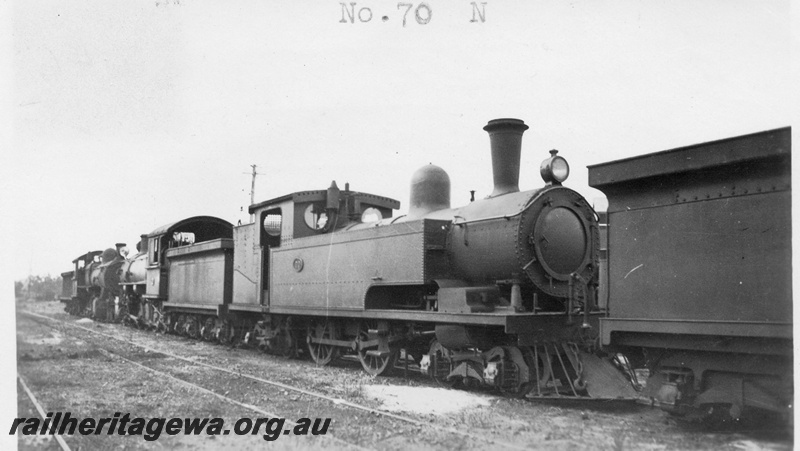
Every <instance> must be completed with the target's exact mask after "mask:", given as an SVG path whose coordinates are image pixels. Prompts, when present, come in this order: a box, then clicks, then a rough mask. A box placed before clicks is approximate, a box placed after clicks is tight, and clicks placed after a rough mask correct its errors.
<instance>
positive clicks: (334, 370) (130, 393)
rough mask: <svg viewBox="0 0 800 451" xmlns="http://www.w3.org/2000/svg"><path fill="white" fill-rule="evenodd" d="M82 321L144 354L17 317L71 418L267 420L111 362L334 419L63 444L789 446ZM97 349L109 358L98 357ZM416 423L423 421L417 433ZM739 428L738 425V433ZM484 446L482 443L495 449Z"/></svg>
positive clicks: (637, 407) (625, 408) (27, 444)
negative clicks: (245, 430) (318, 431)
mask: <svg viewBox="0 0 800 451" xmlns="http://www.w3.org/2000/svg"><path fill="white" fill-rule="evenodd" d="M20 310H29V311H35V312H39V313H42V314H47V315H49V316H52V317H54V318H58V319H61V320H65V321H69V322H70V323H73V324H74V323H76V319H75V318H71V317H69V316H67V315H66V314H64V313H63V311H62V310H61V304H60V303H58V302H38V303H32V302H26V303H19V304H18V305H17V311H18V312H19V311H20ZM80 321H81V323H80V325H82V326H84V327H88V328H91V329H92V330H96V331H98V332H103V333H106V334H110V335H113V336H117V337H120V338H124V339H126V340H130V341H133V342H135V343H138V344H141V345H144V346H147V347H149V348H151V349H153V350H155V352H147V351H144V350H143V349H141V348H139V347H136V346H133V345H130V344H125V343H121V342H118V341H115V340H112V339H108V338H103V337H98V336H96V335H93V334H91V333H89V332H86V331H82V330H77V329H74V328H69V327H65V326H57V327H56V328H55V329H54V328H52V327H48V326H47V325H46V324H47V322H46V321H43V320H32V319H31V318H30V317H27V316H23V315H20V314H19V313H18V315H17V359H18V360H17V366H18V372H19V373H20V375H21V376H22V377H23V378H24V379H25V381H26V383H27V384H28V386H29V387H30V389H31V390H32V391H33V393H34V394H35V395H36V397H37V398H38V400H39V402H40V403H41V404H42V405H43V407H44V408H45V410H46V411H54V412H55V411H69V412H71V413H72V416H73V417H89V416H92V417H106V416H107V417H111V416H113V414H114V413H115V412H123V413H125V412H128V413H130V414H131V416H138V417H142V418H152V417H165V418H169V417H181V418H186V417H190V418H191V417H198V418H208V417H219V418H223V419H225V423H226V425H229V424H230V425H232V424H233V423H234V422H235V421H236V420H237V419H239V418H247V417H249V418H257V417H264V416H273V415H263V414H260V413H256V412H254V411H252V410H249V409H248V408H245V407H242V406H239V405H234V404H230V403H228V402H225V401H222V400H221V399H219V398H218V397H216V396H214V395H213V394H210V393H207V392H203V391H200V390H198V389H196V388H192V387H188V386H186V385H184V384H182V383H180V382H177V381H174V380H172V379H170V378H168V377H165V376H162V375H158V374H154V373H152V372H149V371H147V370H145V369H142V368H140V367H138V366H136V365H134V364H132V363H130V362H126V361H124V360H121V359H119V358H116V357H114V355H119V356H122V357H125V358H127V359H130V360H132V361H134V362H137V363H140V364H142V365H145V366H147V367H150V368H153V369H155V370H158V371H162V372H164V373H167V374H169V375H171V376H173V377H177V378H179V379H181V380H184V381H187V382H190V383H192V384H196V385H199V386H201V387H203V388H205V389H207V390H211V391H212V392H214V393H217V394H219V395H224V396H226V397H228V398H232V399H234V400H236V401H238V402H240V403H245V404H248V405H252V406H253V407H254V408H256V409H259V410H261V411H263V412H268V413H270V414H274V415H277V416H280V417H285V418H287V420H289V421H291V420H297V419H299V418H305V417H308V418H312V419H313V418H331V420H332V421H331V424H330V427H329V429H328V434H327V435H326V436H316V437H315V436H293V435H291V434H290V435H281V436H280V437H279V438H278V439H277V440H276V441H274V442H266V441H265V440H264V439H263V430H262V431H261V432H262V433H260V434H259V435H246V436H237V435H235V434H233V433H231V434H230V435H219V436H207V435H197V436H195V435H189V436H184V435H174V436H169V435H166V434H165V433H162V435H161V436H160V437H159V438H158V439H157V440H155V441H146V440H144V439H143V438H142V436H119V435H111V436H109V435H105V434H103V435H92V436H81V435H73V436H66V437H65V440H66V441H67V443H68V444H69V445H70V447H71V448H72V449H73V450H75V449H158V448H163V449H209V450H211V449H257V448H258V449H263V447H264V446H267V445H269V446H272V447H275V448H277V449H290V450H291V449H296V450H306V449H333V450H338V449H356V448H357V447H363V448H368V449H381V450H400V449H433V450H440V449H484V448H487V447H490V448H492V449H504V448H508V449H515V448H520V449H525V448H528V449H565V450H566V449H569V450H572V449H615V450H620V449H631V450H638V449H648V450H654V449H658V450H662V449H663V450H666V449H728V450H756V449H792V446H793V437H792V436H791V435H790V434H789V433H788V432H787V431H786V427H785V426H774V425H771V424H767V425H759V426H758V427H756V428H753V426H752V425H747V426H745V425H739V426H740V427H739V430H729V431H709V430H708V429H704V428H703V427H701V426H698V425H691V424H685V423H683V422H678V421H676V420H675V419H674V418H672V417H670V416H669V415H667V414H665V413H664V412H662V411H660V410H658V409H654V408H651V407H649V406H646V405H641V404H636V403H630V402H609V401H586V402H576V401H555V400H548V401H542V400H531V399H526V400H514V399H506V398H501V397H499V396H497V395H494V394H493V393H490V392H464V391H455V390H446V389H442V388H438V387H436V386H434V385H433V384H431V383H430V382H429V381H428V379H427V378H425V377H423V376H422V375H419V374H416V373H410V374H408V375H407V377H404V376H403V374H402V371H401V372H400V373H401V374H400V375H397V376H393V377H379V378H372V377H370V376H369V375H367V374H366V373H364V372H363V371H361V369H360V365H359V363H358V362H357V361H354V360H350V361H348V360H338V361H336V362H334V363H332V364H331V365H329V366H328V367H324V368H321V367H316V366H315V365H314V364H313V363H312V362H310V361H304V360H286V359H282V358H279V357H274V356H268V355H264V354H260V353H258V352H257V351H254V350H247V349H237V348H227V347H222V346H219V345H213V344H209V343H204V342H196V341H189V340H187V339H183V338H179V337H174V336H168V335H167V336H163V335H158V334H154V333H148V332H144V331H138V330H134V329H130V328H125V327H123V326H120V325H112V324H99V323H94V322H89V321H87V320H80ZM103 349H105V350H107V351H109V352H111V353H113V354H107V353H104V352H103ZM158 351H161V352H168V353H172V354H177V355H180V356H183V357H188V358H190V359H192V360H194V361H197V362H205V363H209V364H212V365H216V366H220V367H223V368H226V369H229V370H233V371H236V372H240V373H242V374H249V375H253V376H257V377H261V378H264V379H269V380H272V381H276V382H281V383H284V384H287V385H292V386H296V387H298V388H302V389H305V390H309V391H313V392H316V393H321V394H324V395H326V396H329V397H332V398H336V399H341V400H344V401H347V402H352V403H356V404H360V405H364V406H368V407H372V408H376V409H381V410H386V411H391V412H393V413H396V414H397V415H402V416H403V417H407V418H409V419H410V420H412V421H414V422H417V423H413V422H406V421H401V420H399V419H396V418H391V417H388V416H384V415H377V414H373V413H369V412H365V411H363V410H358V409H355V408H353V407H350V406H348V405H346V404H343V403H341V402H331V401H328V400H324V399H319V398H316V397H313V396H309V395H307V394H302V393H298V392H296V391H292V390H287V389H284V388H279V387H275V386H270V385H266V384H263V383H260V382H257V381H254V380H252V379H248V378H245V377H237V376H234V375H231V374H226V373H222V372H220V371H217V370H213V369H210V368H205V367H202V366H197V365H193V364H191V363H189V362H186V361H182V360H178V359H174V358H172V357H170V356H168V355H166V354H162V353H161V352H158ZM17 406H18V412H19V416H20V417H26V418H30V417H32V416H35V415H36V414H35V410H33V405H32V404H31V402H30V400H29V399H28V397H27V395H26V394H25V392H24V391H22V389H21V388H20V389H18V396H17ZM419 423H423V424H419ZM745 427H746V428H747V430H743V429H744V428H745ZM492 442H493V443H492ZM19 448H20V449H23V450H28V449H36V450H40V449H59V448H58V445H57V444H56V443H55V441H54V440H53V439H52V438H51V437H48V436H44V437H41V436H35V437H29V436H21V435H20V436H19Z"/></svg>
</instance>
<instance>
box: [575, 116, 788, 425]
mask: <svg viewBox="0 0 800 451" xmlns="http://www.w3.org/2000/svg"><path fill="white" fill-rule="evenodd" d="M589 184H590V185H591V186H593V187H595V188H598V189H600V190H601V191H603V192H604V193H605V194H606V196H607V197H608V201H609V206H608V249H609V254H608V262H609V266H608V284H607V286H608V298H609V301H608V311H609V316H608V317H607V318H603V319H601V320H600V331H601V344H602V345H603V346H604V347H607V348H612V349H614V350H616V351H618V352H622V353H624V354H625V355H626V356H627V357H628V358H629V359H631V360H632V361H633V362H634V365H635V366H637V367H641V366H647V367H648V368H649V369H650V379H649V380H648V381H647V387H646V390H645V393H644V394H645V396H648V397H650V398H652V399H653V400H654V401H657V402H658V404H660V405H661V406H662V407H663V408H664V409H666V410H669V411H671V412H674V413H676V414H682V415H689V416H694V417H697V416H706V415H709V414H711V415H713V416H717V415H719V417H718V418H720V419H724V418H725V417H732V418H739V417H740V415H741V414H742V413H743V410H746V409H753V408H757V409H762V410H768V411H773V412H779V413H781V414H785V415H790V414H791V404H792V396H793V382H792V380H793V379H792V378H793V365H792V360H793V358H792V270H791V268H792V266H791V237H792V235H791V234H792V227H791V129H790V128H783V129H777V130H770V131H765V132H761V133H755V134H751V135H745V136H740V137H736V138H730V139H725V140H721V141H714V142H709V143H705V144H699V145H695V146H689V147H684V148H679V149H674V150H669V151H664V152H659V153H654V154H649V155H643V156H639V157H634V158H629V159H625V160H620V161H614V162H609V163H603V164H599V165H595V166H590V167H589Z"/></svg>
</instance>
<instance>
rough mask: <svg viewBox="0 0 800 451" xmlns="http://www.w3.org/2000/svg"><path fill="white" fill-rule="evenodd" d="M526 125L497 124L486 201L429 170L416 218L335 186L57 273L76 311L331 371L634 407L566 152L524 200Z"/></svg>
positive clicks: (586, 214)
mask: <svg viewBox="0 0 800 451" xmlns="http://www.w3.org/2000/svg"><path fill="white" fill-rule="evenodd" d="M527 129H528V126H527V125H525V124H524V122H523V121H521V120H517V119H497V120H492V121H490V122H489V123H488V124H487V125H486V126H485V127H484V130H486V131H487V132H488V133H489V136H490V143H491V146H490V147H491V152H492V164H493V175H494V189H493V191H492V193H491V194H490V195H489V196H488V197H487V198H485V199H480V200H474V201H472V202H470V203H469V204H468V205H465V206H461V207H455V208H454V207H451V205H450V180H449V177H448V175H447V173H446V172H445V171H444V170H443V169H441V168H439V167H437V166H434V165H428V166H425V167H423V168H421V169H419V170H418V171H417V172H416V173H415V174H414V175H413V177H412V180H411V196H410V207H409V211H408V214H406V215H401V216H395V210H397V209H398V208H399V207H400V203H399V202H398V201H396V200H394V199H390V198H387V197H382V196H378V195H374V194H368V193H362V192H357V191H352V190H350V187H349V185H345V187H344V189H340V188H339V187H338V186H337V184H336V183H335V182H333V183H332V184H331V185H330V187H329V188H327V189H324V190H315V191H302V192H295V193H291V194H287V195H284V196H281V197H277V198H275V199H270V200H267V201H264V202H260V203H257V204H254V205H251V206H250V207H249V212H250V213H251V214H252V215H253V216H254V217H255V218H256V221H255V222H253V223H251V224H245V225H240V226H233V225H231V224H230V223H228V222H227V221H225V220H222V219H219V218H214V217H207V216H200V217H192V218H187V219H184V220H182V221H178V222H176V223H172V224H169V225H165V226H163V227H159V228H158V229H156V230H154V231H152V232H150V233H149V234H146V235H142V237H141V241H140V244H139V253H137V255H136V256H134V257H133V258H131V259H125V258H122V255H121V254H120V253H119V251H115V250H114V249H110V250H107V251H104V252H103V253H98V252H90V253H87V254H84V255H83V256H81V257H79V258H78V259H76V260H75V268H74V271H73V272H72V273H71V274H70V273H65V274H63V275H62V276H64V278H65V280H66V279H69V278H70V276H71V277H72V278H71V279H70V280H71V284H69V287H68V288H69V290H68V292H67V293H65V296H64V299H65V301H66V302H67V303H68V306H67V310H68V311H70V312H72V313H79V312H80V311H85V312H87V313H90V314H92V315H93V316H95V317H101V318H103V319H114V318H121V319H122V320H123V321H126V322H130V323H133V324H136V325H138V326H139V327H147V328H154V329H158V330H160V331H162V332H174V333H179V334H183V335H186V336H189V337H192V338H200V339H203V340H213V341H218V342H220V343H232V342H234V341H243V342H245V343H248V344H251V345H254V346H258V347H259V348H260V349H263V350H265V351H267V352H271V353H276V354H280V355H284V356H296V355H299V354H304V355H307V356H309V357H310V358H311V359H312V360H313V361H314V362H316V364H318V365H326V364H328V363H329V362H331V361H332V360H333V359H334V358H336V357H338V356H340V355H353V356H357V358H358V359H359V361H360V362H361V364H362V366H363V368H364V369H365V370H366V371H367V372H368V373H370V374H372V375H380V374H385V373H386V372H388V371H391V370H392V368H394V367H395V364H396V363H397V360H398V357H400V356H402V358H403V359H405V360H407V361H413V362H414V363H415V364H416V365H418V367H419V368H420V370H421V371H422V372H423V373H426V374H428V375H430V376H431V377H432V378H433V379H434V380H436V381H437V382H439V383H441V384H443V385H448V386H452V385H465V386H475V385H488V386H491V387H495V388H497V389H499V390H500V391H502V392H503V393H506V394H508V395H510V396H525V395H527V394H529V393H531V392H533V394H535V395H538V396H550V395H559V396H571V397H586V396H594V397H603V398H608V397H612V398H615V397H627V398H632V397H634V396H635V395H636V392H635V391H634V390H633V388H632V385H631V383H630V381H629V380H627V379H626V378H625V376H624V375H623V374H622V373H621V372H620V371H618V370H617V368H616V367H615V366H614V365H613V364H612V362H611V361H610V359H609V358H606V357H605V356H603V355H602V354H600V353H599V352H598V349H597V339H598V330H599V319H600V318H601V317H603V316H604V315H605V311H604V306H602V305H598V302H597V285H598V271H599V260H598V252H599V235H598V233H599V231H598V222H597V215H596V213H595V212H594V210H593V209H592V207H591V206H590V205H589V204H588V203H587V202H586V200H585V199H584V198H583V197H582V196H581V195H579V194H578V193H577V192H575V191H573V190H571V189H569V188H567V187H565V186H563V185H562V183H563V182H564V181H565V180H566V178H567V176H568V175H569V165H568V163H567V161H566V160H565V159H564V158H563V157H562V156H560V155H558V154H557V151H556V150H553V151H551V155H550V156H549V158H547V159H546V160H545V161H544V162H543V163H542V165H541V167H540V172H541V175H542V177H543V179H544V186H542V187H541V188H537V189H532V190H527V191H520V189H519V171H520V151H521V140H522V134H523V132H524V131H525V130H527ZM94 273H101V274H105V275H106V276H105V279H103V278H102V277H100V278H93V276H90V274H94Z"/></svg>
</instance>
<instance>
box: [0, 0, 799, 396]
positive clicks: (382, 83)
mask: <svg viewBox="0 0 800 451" xmlns="http://www.w3.org/2000/svg"><path fill="white" fill-rule="evenodd" d="M344 3H345V6H344V7H343V6H342V3H340V2H339V1H333V0H324V1H301V0H293V1H288V0H284V1H265V0H258V1H251V0H225V1H219V0H217V1H206V0H147V1H144V0H141V1H139V0H130V1H118V0H117V1H109V0H59V1H45V0H25V1H6V2H0V30H2V31H0V59H1V60H2V64H0V99H2V102H1V103H2V106H1V107H0V108H1V109H0V207H1V208H2V211H3V218H4V221H0V223H1V224H0V234H1V235H2V236H3V237H4V238H3V249H4V254H5V258H4V259H3V263H2V266H0V269H2V280H0V282H1V283H2V285H3V286H6V287H7V290H8V291H7V293H8V295H9V296H8V297H9V298H10V294H11V292H10V290H11V285H12V284H11V281H12V279H13V280H17V279H22V278H25V277H26V276H27V275H28V274H39V275H45V274H50V275H53V276H56V275H58V274H60V273H61V272H64V271H68V270H70V268H71V260H72V259H74V258H75V257H76V256H78V255H80V254H83V253H85V252H87V251H89V250H95V249H104V248H107V247H109V246H112V245H113V244H114V243H116V242H126V243H128V244H129V245H130V246H131V247H133V245H134V244H135V242H136V241H137V240H138V239H139V236H140V235H141V234H143V233H148V232H150V231H151V230H153V229H155V228H156V227H158V226H160V225H162V224H166V223H170V222H173V221H177V220H180V219H182V218H186V217H188V216H193V215H199V214H207V215H214V216H219V217H221V218H223V219H226V220H228V221H231V222H233V223H236V222H237V221H239V220H242V221H243V222H246V221H248V220H249V217H248V215H247V205H248V204H249V200H250V193H249V191H250V183H251V179H250V174H249V173H250V171H251V165H253V164H255V165H257V168H258V173H259V175H258V177H257V181H256V190H255V191H256V192H255V198H256V202H259V201H263V200H266V199H269V198H273V197H276V196H280V195H283V194H286V193H290V192H294V191H300V190H312V189H324V188H326V187H327V186H328V185H330V182H331V180H336V181H337V183H338V184H339V186H340V187H343V185H344V183H345V182H349V183H350V186H351V188H352V189H353V190H356V191H364V192H370V193H374V194H379V195H384V196H388V197H392V198H395V199H398V200H400V201H401V203H402V206H401V212H402V211H405V210H406V209H407V205H408V190H409V187H408V183H409V180H410V177H411V174H412V173H413V172H414V171H415V170H416V169H417V168H419V167H420V166H423V165H426V164H429V163H433V164H436V165H438V166H440V167H442V168H444V169H445V170H446V171H447V172H448V173H449V175H450V178H451V182H452V194H451V197H452V204H453V206H458V205H463V204H465V203H466V202H467V201H468V199H469V190H476V191H477V193H476V196H477V197H485V196H486V195H488V194H489V193H490V191H491V185H492V178H491V167H490V154H489V140H488V136H487V134H486V133H485V132H484V131H483V130H482V127H483V126H484V125H485V124H486V122H487V121H489V120H490V119H495V118H500V117H515V118H520V119H523V120H524V121H525V122H526V123H527V124H528V125H529V126H530V130H528V131H527V132H526V133H525V135H524V138H523V147H522V172H521V176H520V187H521V188H522V189H523V190H524V189H532V188H536V187H539V186H541V184H542V182H541V180H540V179H539V176H538V167H539V163H540V162H541V161H542V160H543V159H544V158H546V157H547V156H548V153H547V151H548V150H550V149H552V148H556V149H558V150H559V151H560V155H562V156H564V157H565V158H567V160H568V161H569V162H570V164H571V168H572V175H571V177H570V179H569V180H568V181H567V182H566V183H565V184H566V185H567V186H570V187H572V188H574V189H576V190H577V191H579V192H580V193H582V194H584V195H585V196H586V197H587V198H588V199H589V200H590V202H594V200H595V199H597V198H601V197H602V194H601V193H599V192H598V191H595V190H593V189H591V188H589V187H588V186H587V172H586V166H587V165H591V164H596V163H601V162H605V161H610V160H615V159H619V158H624V157H630V156H635V155H641V154H645V153H649V152H655V151H660V150H665V149H670V148H674V147H679V146H684V145H690V144H695V143H700V142H705V141H709V140H715V139H721V138H727V137H731V136H737V135H742V134H747V133H753V132H758V131H762V130H767V129H773V128H777V127H784V126H790V125H795V126H797V125H798V124H797V122H793V120H792V119H793V118H797V117H798V114H797V113H798V108H797V107H798V104H799V102H798V98H797V92H796V90H795V89H793V85H796V84H797V82H796V80H797V79H798V75H800V71H798V61H797V56H798V55H799V54H800V52H798V50H800V40H799V39H798V34H797V33H796V32H794V33H793V30H798V29H800V27H798V20H797V18H798V14H797V10H796V8H795V9H792V7H791V4H790V2H789V1H788V0H785V1H769V0H767V1H741V0H740V1H736V0H734V1H731V0H703V1H687V0H671V1H655V0H638V1H598V0H591V1H589V0H585V1H582V0H576V1H569V0H547V1H541V0H540V1H530V0H528V1H516V0H486V1H478V2H475V6H473V5H472V2H470V1H467V0H447V1H445V0H427V2H426V3H424V5H423V3H421V2H417V1H414V2H413V3H411V7H410V10H408V8H407V7H406V6H404V5H403V4H404V2H392V1H387V0H370V1H367V0H364V1H360V0H359V1H350V0H348V1H346V2H344ZM351 5H354V6H351ZM476 7H477V8H479V9H480V12H481V14H478V13H477V12H476V10H475V8H476ZM343 8H347V9H346V10H345V11H343ZM349 8H353V9H352V14H353V18H352V22H351V20H350V12H349V11H350V9H349ZM384 18H385V19H386V20H384ZM367 19H370V20H367ZM404 21H405V25H404ZM792 80H794V83H792ZM795 223H796V221H795ZM796 254H797V253H795V255H796ZM795 263H796V262H795ZM4 306H5V307H6V308H7V309H11V308H13V307H12V306H11V303H10V302H6V303H4ZM3 316H4V317H5V318H8V317H10V318H11V319H12V321H13V315H10V314H4V315H3ZM4 329H5V330H6V331H7V332H10V331H13V330H14V329H13V326H12V327H10V328H4ZM10 333H13V332H10ZM11 342H13V340H12V341H11ZM11 352H13V350H12V351H11ZM11 377H12V378H13V376H11ZM11 384H13V382H11ZM11 386H12V387H13V385H11Z"/></svg>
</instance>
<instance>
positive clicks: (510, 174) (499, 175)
mask: <svg viewBox="0 0 800 451" xmlns="http://www.w3.org/2000/svg"><path fill="white" fill-rule="evenodd" d="M483 129H484V130H486V131H487V132H489V140H490V141H491V147H492V173H493V175H494V190H493V191H492V194H490V195H489V197H495V196H500V195H502V194H507V193H516V192H518V191H519V159H520V152H521V149H522V133H523V132H525V130H527V129H528V126H527V125H525V122H523V121H521V120H520V119H494V120H491V121H489V123H488V124H486V126H485V127H483Z"/></svg>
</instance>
